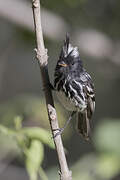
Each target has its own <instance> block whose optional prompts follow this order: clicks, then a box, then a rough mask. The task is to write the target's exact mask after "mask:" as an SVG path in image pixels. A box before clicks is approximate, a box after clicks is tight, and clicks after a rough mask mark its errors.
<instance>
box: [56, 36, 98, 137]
mask: <svg viewBox="0 0 120 180" xmlns="http://www.w3.org/2000/svg"><path fill="white" fill-rule="evenodd" d="M54 89H55V91H56V94H57V96H58V99H59V101H60V102H61V103H62V105H63V106H64V107H65V109H67V110H68V111H71V112H72V114H71V116H70V118H69V120H68V121H67V122H66V124H65V126H64V128H61V131H60V133H62V131H63V130H64V129H65V127H66V126H67V124H68V123H69V121H70V120H71V119H72V116H73V115H74V114H77V129H78V133H79V134H80V135H82V137H83V138H84V139H85V140H89V139H90V132H91V127H90V126H91V118H92V115H93V113H94V111H95V90H94V83H93V81H92V78H91V76H90V75H89V73H88V72H87V71H86V70H85V69H84V67H83V61H82V60H81V58H80V53H79V50H78V47H73V46H72V44H71V43H70V37H69V35H68V34H66V38H65V40H64V44H63V46H62V50H61V52H60V55H59V59H58V61H57V64H56V67H55V72H54ZM60 133H57V135H58V134H60Z"/></svg>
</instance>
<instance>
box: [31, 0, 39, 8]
mask: <svg viewBox="0 0 120 180" xmlns="http://www.w3.org/2000/svg"><path fill="white" fill-rule="evenodd" d="M32 5H33V7H34V8H37V7H38V6H39V3H38V2H37V1H36V0H32Z"/></svg>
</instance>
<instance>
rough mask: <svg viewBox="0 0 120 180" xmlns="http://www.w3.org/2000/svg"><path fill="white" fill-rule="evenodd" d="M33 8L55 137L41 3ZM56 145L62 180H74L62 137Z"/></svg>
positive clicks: (41, 67)
mask: <svg viewBox="0 0 120 180" xmlns="http://www.w3.org/2000/svg"><path fill="white" fill-rule="evenodd" d="M32 7H33V17H34V25H35V33H36V43H37V48H36V49H35V51H36V58H37V60H38V62H39V66H40V70H41V76H42V82H43V88H44V92H45V99H46V105H47V110H48V116H49V121H50V126H51V130H52V134H53V136H54V133H55V132H54V129H58V128H59V125H58V120H57V115H56V110H55V108H54V102H53V97H52V93H51V89H50V88H49V83H50V82H49V75H48V68H47V64H48V61H47V60H48V56H47V50H46V49H45V46H44V41H43V34H42V27H41V15H40V2H39V0H32ZM54 143H55V147H56V151H57V155H58V160H59V165H60V179H61V180H72V173H71V171H69V169H68V165H67V161H66V157H65V153H64V148H63V144H62V140H61V136H60V135H59V136H57V137H56V138H54Z"/></svg>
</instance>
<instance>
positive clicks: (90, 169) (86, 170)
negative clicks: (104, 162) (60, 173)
mask: <svg viewBox="0 0 120 180" xmlns="http://www.w3.org/2000/svg"><path fill="white" fill-rule="evenodd" d="M97 162H98V158H97V157H96V156H95V155H93V154H89V155H85V156H83V157H82V158H80V159H79V160H78V161H77V162H76V163H75V164H74V165H73V167H72V174H73V179H75V180H98V179H99V178H98V177H97V179H96V176H97V175H96V167H97V166H96V165H97ZM99 180H100V179H99Z"/></svg>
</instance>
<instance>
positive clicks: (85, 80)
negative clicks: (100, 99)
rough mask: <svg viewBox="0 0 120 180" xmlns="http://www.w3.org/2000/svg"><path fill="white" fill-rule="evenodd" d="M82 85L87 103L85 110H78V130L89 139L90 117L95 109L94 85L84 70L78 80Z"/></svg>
mask: <svg viewBox="0 0 120 180" xmlns="http://www.w3.org/2000/svg"><path fill="white" fill-rule="evenodd" d="M79 81H80V82H81V84H82V85H83V89H84V94H85V99H86V103H87V108H86V110H85V111H84V112H83V113H81V112H78V125H77V127H78V132H79V133H80V134H81V135H82V136H83V137H84V138H85V139H86V140H89V136H90V119H91V117H92V115H93V113H94V110H95V93H94V85H93V83H92V79H91V77H90V75H89V74H88V73H87V72H86V71H84V72H83V75H82V78H80V80H79Z"/></svg>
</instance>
